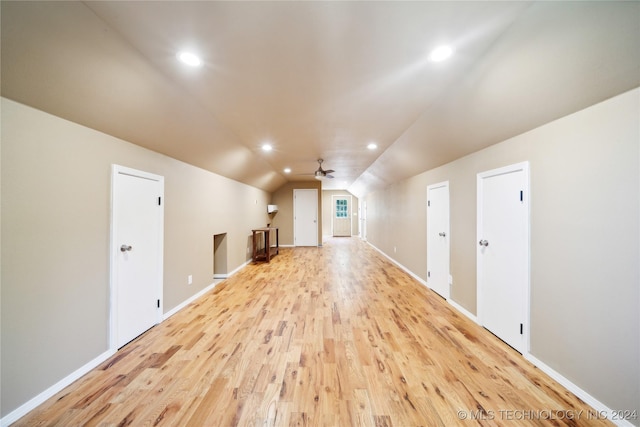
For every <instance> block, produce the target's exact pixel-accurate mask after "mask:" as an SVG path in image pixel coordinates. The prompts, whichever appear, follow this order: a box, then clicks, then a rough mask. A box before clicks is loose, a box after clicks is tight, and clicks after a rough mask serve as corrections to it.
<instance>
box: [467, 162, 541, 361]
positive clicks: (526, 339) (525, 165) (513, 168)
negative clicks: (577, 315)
mask: <svg viewBox="0 0 640 427" xmlns="http://www.w3.org/2000/svg"><path fill="white" fill-rule="evenodd" d="M517 171H523V172H524V182H523V187H524V188H523V193H522V203H523V204H524V215H526V224H527V225H526V232H525V233H524V234H525V235H524V236H522V237H523V238H524V245H525V247H526V262H525V272H524V274H525V277H526V284H525V286H526V290H525V307H524V310H525V314H524V319H525V321H524V326H523V329H522V335H523V340H522V348H516V350H518V351H520V352H522V354H527V353H528V352H529V349H530V337H531V335H530V332H531V241H530V233H531V231H530V229H531V212H530V197H529V195H530V193H531V191H530V179H529V162H521V163H516V164H513V165H509V166H505V167H501V168H497V169H492V170H489V171H486V172H481V173H479V174H478V177H477V198H478V200H477V203H478V204H477V235H476V245H478V246H476V266H477V312H478V317H477V318H478V323H479V324H480V325H483V314H484V302H485V301H484V299H483V296H484V294H483V291H484V283H483V280H482V278H483V263H482V259H481V257H482V254H481V251H480V244H479V242H480V241H481V240H483V239H484V236H483V230H482V229H481V224H483V218H482V206H483V202H484V198H483V187H482V181H483V179H485V178H490V177H492V176H497V175H503V174H507V173H513V172H517Z"/></svg>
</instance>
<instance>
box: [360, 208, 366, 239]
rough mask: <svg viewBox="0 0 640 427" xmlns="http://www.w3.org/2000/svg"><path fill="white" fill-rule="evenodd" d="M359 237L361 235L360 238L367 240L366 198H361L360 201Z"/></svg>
mask: <svg viewBox="0 0 640 427" xmlns="http://www.w3.org/2000/svg"><path fill="white" fill-rule="evenodd" d="M360 206H361V209H360V221H361V224H360V237H362V240H364V241H366V240H367V201H366V200H361V201H360Z"/></svg>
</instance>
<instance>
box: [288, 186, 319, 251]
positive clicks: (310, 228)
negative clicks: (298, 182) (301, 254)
mask: <svg viewBox="0 0 640 427" xmlns="http://www.w3.org/2000/svg"><path fill="white" fill-rule="evenodd" d="M293 241H294V246H318V190H316V189H294V190H293Z"/></svg>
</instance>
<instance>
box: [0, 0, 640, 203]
mask: <svg viewBox="0 0 640 427" xmlns="http://www.w3.org/2000/svg"><path fill="white" fill-rule="evenodd" d="M1 8H2V10H1V14H2V28H1V29H2V51H1V52H2V95H3V96H5V97H8V98H11V99H14V100H16V101H19V102H23V103H25V104H27V105H31V106H34V107H36V108H39V109H42V110H44V111H47V112H50V113H52V114H55V115H58V116H60V117H63V118H66V119H69V120H72V121H74V122H77V123H80V124H83V125H86V126H89V127H91V128H94V129H97V130H100V131H103V132H105V133H108V134H111V135H114V136H116V137H119V138H122V139H125V140H127V141H130V142H132V143H135V144H138V145H141V146H144V147H148V148H150V149H153V150H155V151H158V152H161V153H164V154H167V155H169V156H172V157H174V158H177V159H180V160H182V161H185V162H188V163H191V164H193V165H196V166H199V167H202V168H204V169H208V170H211V171H213V172H215V173H218V174H221V175H224V176H227V177H229V178H232V179H236V180H238V181H241V182H245V183H247V184H250V185H254V186H256V187H259V188H262V189H265V190H267V191H274V190H275V189H277V188H278V187H279V186H280V185H282V184H283V183H285V182H286V181H295V180H305V179H313V178H312V177H310V176H309V175H306V176H305V175H299V174H310V173H312V172H313V171H314V170H315V169H316V168H317V162H316V159H318V158H323V159H324V160H325V162H324V164H323V167H324V168H325V169H335V170H336V172H335V173H334V176H335V179H333V180H326V181H323V188H328V189H333V188H346V189H349V190H350V191H351V192H353V193H354V194H356V195H357V196H363V195H364V194H366V193H368V192H369V191H374V190H377V189H379V188H382V187H384V186H386V185H389V184H390V183H393V182H396V181H398V180H401V179H404V178H407V177H409V176H412V175H415V174H417V173H420V172H423V171H426V170H429V169H432V168H434V167H437V166H439V165H442V164H444V163H447V162H449V161H452V160H454V159H456V158H459V157H461V156H463V155H466V154H468V153H471V152H474V151H477V150H479V149H481V148H484V147H486V146H488V145H491V144H494V143H496V142H500V141H502V140H505V139H507V138H509V137H511V136H514V135H517V134H519V133H522V132H524V131H527V130H529V129H532V128H534V127H537V126H539V125H541V124H544V123H547V122H549V121H551V120H554V119H556V118H559V117H562V116H564V115H567V114H570V113H572V112H575V111H577V110H580V109H582V108H584V107H587V106H589V105H592V104H594V103H596V102H599V101H602V100H604V99H607V98H609V97H611V96H615V95H617V94H619V93H622V92H624V91H627V90H629V89H632V88H634V87H637V86H639V85H640V2H637V1H633V2H615V1H606V2H598V1H588V2H581V1H567V2H559V1H556V2H533V3H532V2H515V1H513V2H494V1H487V2H484V1H470V2H460V1H452V2H449V1H441V2H437V1H429V2H396V1H393V2H384V1H379V2H374V1H364V2H338V1H336V2H306V1H305V2H269V1H264V2H212V1H210V2H206V1H198V2H185V1H161V2H151V1H145V2H143V1H139V2H138V1H105V2H100V1H92V2H86V3H83V2H9V1H2V3H1ZM442 43H448V44H450V45H451V46H453V48H454V49H455V54H454V56H453V57H452V58H451V59H450V60H449V61H446V62H442V63H433V62H430V61H429V60H428V59H427V55H428V53H429V51H430V50H431V49H432V48H433V47H435V46H437V45H439V44H442ZM182 49H188V50H192V51H193V52H195V53H198V54H199V55H200V56H201V57H202V58H203V60H204V66H202V67H200V68H196V69H189V68H187V67H185V66H184V65H183V64H181V63H179V62H178V61H177V60H176V53H177V52H178V51H179V50H182ZM639 121H640V119H639ZM265 141H269V142H271V144H272V145H273V146H274V150H273V151H272V152H270V153H264V152H262V150H261V149H260V146H261V145H262V144H263V143H264V142H265ZM369 142H375V143H377V145H378V147H379V148H378V149H377V150H376V151H370V150H367V149H366V145H367V144H368V143H369ZM285 167H290V168H291V169H292V172H291V174H289V175H287V174H284V173H283V169H284V168H285Z"/></svg>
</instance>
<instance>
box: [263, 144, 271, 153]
mask: <svg viewBox="0 0 640 427" xmlns="http://www.w3.org/2000/svg"><path fill="white" fill-rule="evenodd" d="M271 150H273V146H272V145H271V144H262V151H266V152H269V151H271Z"/></svg>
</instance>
